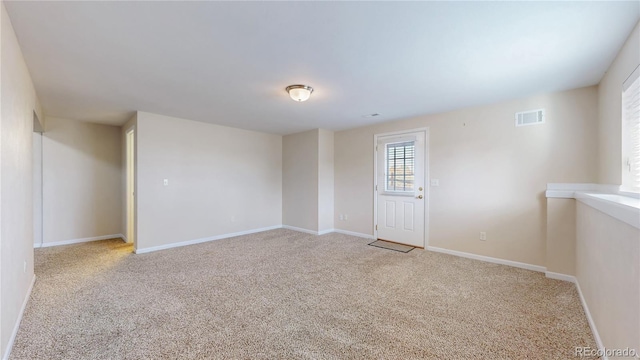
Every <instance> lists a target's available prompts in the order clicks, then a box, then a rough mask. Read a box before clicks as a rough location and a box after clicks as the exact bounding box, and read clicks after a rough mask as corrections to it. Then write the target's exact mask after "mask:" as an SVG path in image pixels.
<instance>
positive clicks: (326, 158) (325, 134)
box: [318, 129, 334, 232]
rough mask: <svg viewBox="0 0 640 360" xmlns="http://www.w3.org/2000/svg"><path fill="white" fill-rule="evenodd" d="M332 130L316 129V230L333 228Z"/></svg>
mask: <svg viewBox="0 0 640 360" xmlns="http://www.w3.org/2000/svg"><path fill="white" fill-rule="evenodd" d="M333 147H334V142H333V132H332V131H328V130H324V129H319V130H318V231H320V232H322V231H328V230H332V229H333V209H334V199H333V195H334V189H333V181H334V180H333V177H334V176H333V166H334V158H333Z"/></svg>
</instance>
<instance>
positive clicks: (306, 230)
mask: <svg viewBox="0 0 640 360" xmlns="http://www.w3.org/2000/svg"><path fill="white" fill-rule="evenodd" d="M282 228H283V229H288V230H293V231H299V232H303V233H307V234H311V235H320V234H319V233H318V232H317V231H315V230H309V229H304V228H299V227H295V226H289V225H282ZM323 233H324V232H323Z"/></svg>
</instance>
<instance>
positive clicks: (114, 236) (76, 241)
mask: <svg viewBox="0 0 640 360" xmlns="http://www.w3.org/2000/svg"><path fill="white" fill-rule="evenodd" d="M108 239H123V240H124V239H125V237H124V235H122V234H111V235H101V236H93V237H88V238H82V239H72V240H64V241H55V242H45V243H42V244H33V247H34V248H43V247H50V246H61V245H72V244H80V243H85V242H91V241H98V240H108Z"/></svg>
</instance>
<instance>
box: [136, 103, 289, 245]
mask: <svg viewBox="0 0 640 360" xmlns="http://www.w3.org/2000/svg"><path fill="white" fill-rule="evenodd" d="M136 131H137V159H138V168H137V170H138V171H137V177H138V179H137V180H138V185H137V189H138V196H137V203H138V214H137V215H138V217H137V230H138V231H137V232H138V238H137V250H138V251H140V250H141V249H148V248H152V247H155V246H162V245H168V244H175V243H179V242H184V241H192V240H197V239H203V238H208V237H213V236H217V235H224V234H229V233H235V232H241V231H249V230H254V229H261V228H265V227H272V226H280V225H281V224H282V137H281V136H279V135H272V134H264V133H258V132H253V131H246V130H240V129H234V128H229V127H224V126H218V125H211V124H207V123H202V122H196V121H190V120H185V119H178V118H172V117H168V116H162V115H156V114H150V113H145V112H139V113H138V115H137V129H136ZM163 179H167V180H168V181H169V185H168V186H164V185H163Z"/></svg>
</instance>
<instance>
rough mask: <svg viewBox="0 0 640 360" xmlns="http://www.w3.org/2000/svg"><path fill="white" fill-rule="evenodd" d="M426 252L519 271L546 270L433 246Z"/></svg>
mask: <svg viewBox="0 0 640 360" xmlns="http://www.w3.org/2000/svg"><path fill="white" fill-rule="evenodd" d="M427 250H429V251H435V252H439V253H443V254H449V255H454V256H460V257H463V258H468V259H474V260H480V261H485V262H490V263H494V264H500V265H507V266H513V267H517V268H521V269H527V270H531V271H537V272H545V271H546V270H547V269H546V268H545V267H544V266H539V265H532V264H527V263H521V262H517V261H511V260H505V259H498V258H493V257H489V256H483V255H476V254H471V253H466V252H462V251H456V250H449V249H444V248H439V247H435V246H427Z"/></svg>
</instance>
